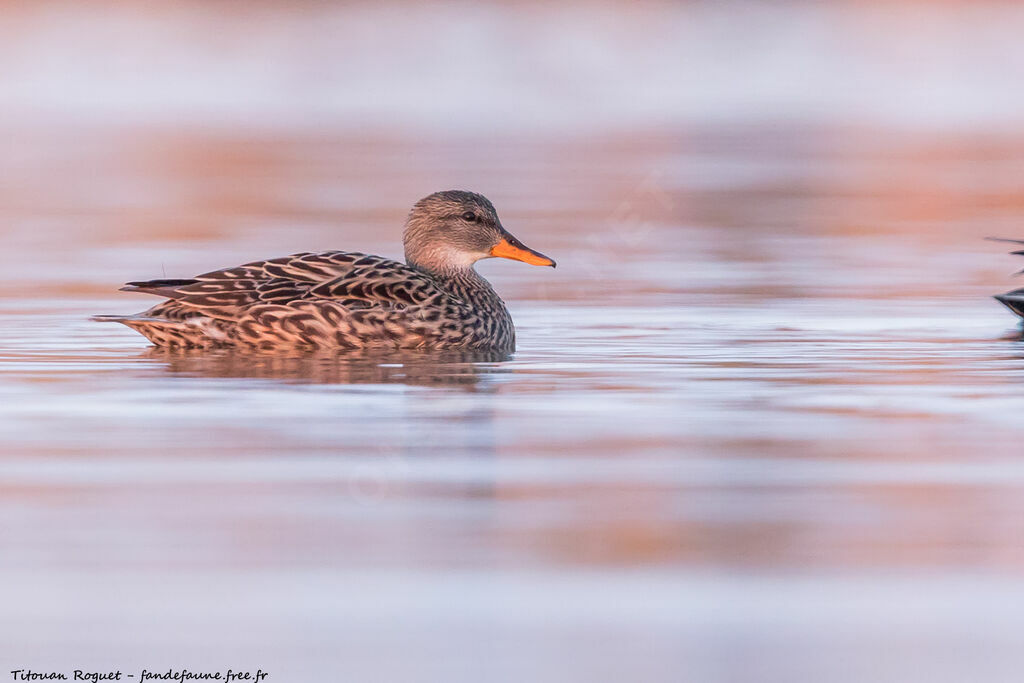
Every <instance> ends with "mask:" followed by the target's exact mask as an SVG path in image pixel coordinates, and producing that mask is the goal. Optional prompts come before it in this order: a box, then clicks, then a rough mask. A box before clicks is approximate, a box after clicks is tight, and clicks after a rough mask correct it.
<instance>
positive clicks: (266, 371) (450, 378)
mask: <svg viewBox="0 0 1024 683" xmlns="http://www.w3.org/2000/svg"><path fill="white" fill-rule="evenodd" d="M142 357H143V358H147V359H150V360H158V361H162V362H163V363H164V364H165V365H164V367H165V369H166V370H167V372H169V373H171V374H173V375H182V376H188V377H204V378H238V379H243V378H244V379H268V380H280V381H284V382H292V383H301V384H405V385H409V386H444V387H455V388H460V389H465V390H467V391H481V390H485V391H486V390H491V389H492V387H491V385H490V384H489V383H488V381H487V380H488V379H489V376H491V375H495V374H499V373H505V372H510V369H509V368H508V366H503V365H500V364H501V363H503V362H505V361H508V360H510V359H511V355H510V354H507V353H501V352H495V351H443V352H436V351H435V352H405V353H399V354H395V353H388V354H382V353H372V352H359V351H338V352H322V351H321V352H309V353H303V354H291V355H279V354H270V353H257V352H240V351H237V350H232V351H227V350H225V351H213V352H211V351H202V350H172V349H160V348H156V347H151V348H149V349H147V350H146V351H145V352H144V353H143V354H142Z"/></svg>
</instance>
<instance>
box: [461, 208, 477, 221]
mask: <svg viewBox="0 0 1024 683" xmlns="http://www.w3.org/2000/svg"><path fill="white" fill-rule="evenodd" d="M462 219H463V220H466V221H469V222H470V223H476V220H477V219H476V214H475V213H473V212H472V211H467V212H466V213H464V214H462Z"/></svg>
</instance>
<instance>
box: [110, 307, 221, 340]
mask: <svg viewBox="0 0 1024 683" xmlns="http://www.w3.org/2000/svg"><path fill="white" fill-rule="evenodd" d="M91 320H94V321H96V322H103V323H121V324H122V325H127V326H128V327H130V328H132V329H133V330H135V331H136V332H138V333H139V334H141V335H142V336H143V337H145V338H146V339H148V340H149V341H151V342H153V343H154V344H156V345H157V346H168V347H179V348H211V347H214V346H218V345H220V344H221V343H222V342H223V340H224V339H225V337H226V334H225V332H224V330H223V329H222V328H221V327H219V326H218V325H217V324H216V322H215V321H213V320H211V319H209V318H189V319H187V320H168V319H166V318H153V317H151V316H147V315H146V314H144V313H143V314H137V315H95V316H93V317H92V318H91Z"/></svg>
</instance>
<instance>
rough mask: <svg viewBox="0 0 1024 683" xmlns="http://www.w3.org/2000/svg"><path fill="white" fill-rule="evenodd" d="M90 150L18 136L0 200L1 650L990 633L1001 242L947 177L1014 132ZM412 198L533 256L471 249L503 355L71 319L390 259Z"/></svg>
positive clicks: (981, 159)
mask: <svg viewBox="0 0 1024 683" xmlns="http://www.w3.org/2000/svg"><path fill="white" fill-rule="evenodd" d="M124 135H125V134H124V133H117V134H113V133H110V132H106V133H105V132H103V131H95V130H94V131H90V135H88V136H77V135H76V136H74V137H73V138H69V139H65V140H60V141H59V144H54V145H53V146H52V147H49V148H48V149H50V151H51V152H52V154H53V157H52V158H50V159H48V161H47V165H48V168H50V169H52V173H53V181H54V182H56V183H57V184H58V185H59V184H60V183H61V182H63V181H67V182H68V185H67V186H62V191H61V192H60V193H59V194H56V195H54V194H52V193H50V192H49V191H48V190H46V188H36V190H38V191H37V192H35V193H34V192H32V191H31V190H32V189H33V188H29V190H30V191H28V192H22V193H19V194H18V195H17V196H15V195H13V194H8V195H6V196H5V206H6V208H5V223H6V225H7V228H6V231H5V233H4V243H5V244H4V247H5V248H4V250H3V252H2V256H0V259H2V268H3V272H4V273H5V274H6V277H5V278H4V282H3V290H2V297H3V298H2V301H0V316H2V320H3V325H2V326H0V349H2V352H0V368H2V374H0V399H2V405H3V408H2V410H0V435H2V439H3V455H2V457H0V481H2V482H3V484H2V486H3V490H4V495H3V497H2V501H0V506H2V513H0V515H2V518H3V519H4V525H3V526H2V527H0V544H2V547H3V553H2V555H0V576H2V578H3V581H2V585H4V586H5V588H4V589H2V591H3V593H4V594H5V600H4V604H5V614H6V617H5V618H4V619H3V620H2V621H0V630H2V633H0V642H3V643H4V645H3V646H0V647H2V650H3V654H4V660H5V662H8V661H10V662H11V663H12V668H14V666H15V665H17V666H19V667H20V666H35V667H37V668H45V667H49V668H54V667H59V666H61V665H65V666H78V667H81V666H93V667H97V668H104V667H107V668H109V667H122V668H124V669H132V668H140V669H141V668H143V667H149V668H151V669H159V668H161V667H163V668H165V669H166V668H167V667H170V666H178V667H190V668H193V669H202V668H203V667H207V668H224V667H228V666H231V665H234V666H236V667H238V666H242V665H245V666H249V667H251V668H258V667H262V668H264V669H265V670H270V671H271V672H273V673H275V674H277V675H279V676H281V677H282V679H284V680H311V677H314V676H316V675H319V674H320V673H321V672H323V671H324V670H336V671H339V672H343V673H345V677H352V678H360V677H362V676H371V677H373V678H376V679H379V680H394V679H397V678H422V679H433V680H436V679H438V678H454V679H470V680H473V679H486V680H524V679H531V678H544V677H545V676H548V675H554V673H553V672H558V675H559V676H561V677H563V678H569V679H579V680H590V679H593V678H595V677H596V678H606V679H609V680H611V679H621V678H625V677H634V676H639V677H641V678H643V679H645V680H654V679H665V680H672V679H678V677H679V676H680V673H681V672H682V673H683V674H685V677H687V678H689V677H690V676H692V677H693V678H694V679H703V680H708V679H712V678H718V679H723V680H730V679H733V678H736V677H740V678H743V677H746V676H753V675H759V673H758V672H764V675H766V676H768V677H778V678H779V679H780V680H781V679H788V678H789V677H791V676H799V675H812V674H813V675H828V676H835V677H837V678H842V677H843V676H844V675H845V676H848V677H851V678H856V677H859V676H862V675H865V676H866V675H876V674H879V672H881V673H882V674H884V675H885V676H888V677H892V678H893V679H896V678H899V677H901V676H903V675H909V673H910V672H912V673H913V675H914V676H915V677H918V676H920V675H922V674H921V673H920V672H922V671H926V672H927V677H928V678H929V679H931V680H940V679H941V680H946V679H948V680H955V679H956V678H959V677H960V676H961V675H962V674H964V673H965V672H968V671H970V672H977V671H979V670H981V671H986V670H989V671H991V672H995V673H998V672H1002V671H1003V670H1004V667H1006V666H1008V661H1009V660H1011V659H1013V658H1015V657H1016V653H1017V647H1016V646H1017V644H1018V641H1017V638H1018V636H1017V635H1016V634H1017V633H1019V632H1020V631H1019V627H1020V626H1022V625H1024V623H1022V622H1024V618H1022V617H1021V616H1020V612H1019V611H1018V610H1016V609H1012V608H1011V605H1012V604H1013V603H1014V601H1017V600H1019V599H1024V585H1022V584H1020V583H1018V581H1017V578H1018V576H1019V575H1020V573H1021V571H1022V568H1024V552H1022V550H1021V545H1020V543H1019V539H1020V537H1021V533H1022V532H1024V526H1022V524H1024V523H1022V522H1021V520H1024V502H1022V501H1024V465H1022V464H1021V462H1020V459H1019V455H1020V442H1021V437H1022V435H1024V427H1022V425H1021V421H1020V415H1021V412H1020V410H1021V408H1022V407H1024V343H1022V342H1020V341H1018V340H1017V336H1019V333H1018V332H1017V331H1016V329H1015V327H1014V319H1013V318H1012V316H1011V315H1010V314H1009V313H1008V312H1006V311H1004V310H1003V309H1002V308H1001V307H1000V306H999V305H998V304H997V303H996V302H994V301H992V300H991V299H990V298H989V296H988V295H989V294H991V293H994V292H996V291H1000V290H1001V289H1003V288H1008V287H1009V286H1010V285H1011V280H1010V279H1009V277H1008V274H1009V273H1010V272H1012V269H1013V267H1014V266H1015V265H1019V264H1016V263H1015V262H1014V261H1013V260H1012V259H1011V257H1009V256H1007V255H1005V254H1004V251H1005V249H1004V248H1003V246H1002V245H997V244H993V243H988V242H984V241H982V240H981V237H982V236H983V235H985V234H988V233H1004V234H1014V233H1013V232H1012V228H1013V226H1014V224H1015V223H1016V222H1017V220H1018V219H1019V218H1020V216H1021V214H1022V213H1024V212H1022V208H1024V207H1021V206H1018V204H1020V201H1019V197H1018V196H1017V195H1015V194H1014V193H1013V190H1011V189H1009V188H1007V189H1004V190H999V189H998V188H996V189H992V188H991V187H989V186H988V185H984V186H983V187H980V188H979V187H976V186H975V183H974V182H970V180H971V178H968V179H964V178H962V177H960V178H958V174H959V173H960V172H961V169H963V168H964V167H965V165H966V166H967V167H969V168H972V169H974V172H975V173H977V177H978V178H986V177H988V174H992V175H997V170H998V169H999V168H1001V167H1003V166H1004V165H1005V164H1008V163H1010V162H1011V161H1012V159H1016V158H1019V157H1018V156H1017V155H1019V154H1020V152H1019V151H1010V152H1005V153H1003V152H999V153H997V152H993V151H992V149H993V148H991V147H988V146H984V145H983V146H980V147H979V146H955V145H954V146H946V147H936V146H934V145H931V144H928V143H926V142H923V141H920V142H918V143H917V144H908V143H904V144H902V145H900V146H897V147H895V148H894V147H893V146H892V144H890V143H887V144H885V145H883V144H870V143H869V142H865V141H864V140H860V139H858V138H857V137H856V136H855V135H854V136H852V138H851V134H849V133H843V134H839V133H836V134H835V135H832V136H829V135H826V134H825V133H822V134H820V135H819V136H817V137H816V138H815V139H814V140H812V141H810V142H808V141H807V140H804V139H802V138H800V137H799V136H793V137H787V135H785V134H784V133H782V132H780V131H775V130H772V131H741V132H732V133H717V134H712V133H710V132H708V133H705V134H703V135H701V136H700V137H697V138H694V137H692V136H686V137H684V136H677V135H671V134H667V133H665V134H660V135H652V136H651V137H650V138H648V139H636V138H633V139H630V140H628V141H625V140H621V139H608V138H603V139H595V140H591V139H588V140H578V141H571V140H570V141H565V140H563V141H561V142H555V141H550V140H544V141H539V142H531V141H529V140H522V141H517V142H516V144H509V145H494V144H492V143H487V142H486V141H472V142H470V143H467V142H464V141H458V140H453V141H448V142H438V143H435V144H431V145H422V144H418V143H414V142H410V141H403V140H377V141H375V142H374V144H373V145H372V150H371V147H370V146H369V145H366V144H364V143H362V142H357V141H352V140H347V139H343V138H329V139H306V138H290V137H287V136H271V135H263V136H229V135H219V136H209V135H195V136H178V137H174V138H173V139H172V138H169V137H168V135H167V134H166V133H161V132H159V131H151V132H148V133H143V132H141V131H140V132H139V133H138V135H136V136H133V137H132V138H131V139H132V143H131V145H130V146H128V147H127V149H128V151H127V152H126V153H125V154H124V155H120V156H117V157H112V156H109V155H106V154H100V153H98V152H97V150H99V149H103V148H105V147H106V145H108V144H114V142H115V141H117V140H121V139H123V136H124ZM765 140H769V141H770V142H767V143H766V142H765ZM470 148H472V149H474V150H476V156H475V157H474V158H475V159H479V160H480V161H479V162H478V163H471V164H464V163H447V164H446V160H452V159H463V158H464V153H465V151H466V150H467V149H470ZM1011 149H1017V148H1011ZM371 157H372V160H373V163H372V164H371V165H370V166H369V167H367V166H366V165H364V162H366V161H367V159H368V158H371ZM1020 158H1024V156H1022V157H1020ZM555 159H557V162H555V161H553V160H555ZM597 162H601V163H597ZM429 165H436V166H437V167H438V169H439V171H438V172H437V173H436V177H435V175H430V174H424V173H422V171H421V169H422V168H426V167H427V166H429ZM357 167H358V168H359V169H360V171H359V173H356V172H354V171H353V170H352V169H354V168H357ZM85 168H88V169H89V170H90V175H89V177H88V178H85V179H83V178H82V177H81V176H80V175H79V174H80V173H81V172H82V170H83V169H85ZM426 175H429V180H426V179H425V176H426ZM477 175H482V176H485V177H487V178H488V179H489V181H490V182H489V184H490V185H491V186H493V189H492V187H479V185H478V184H474V183H473V178H474V177H476V176H477ZM428 182H429V183H430V184H429V185H428V184H427V183H428ZM979 184H980V183H979ZM447 186H473V187H477V188H478V189H481V190H483V191H485V192H488V193H489V194H491V195H492V196H493V199H494V200H495V202H496V204H497V205H498V207H499V211H500V212H501V213H502V215H503V217H504V220H505V223H506V225H508V226H509V228H510V229H512V230H513V231H515V232H516V234H518V235H519V236H520V237H521V238H522V239H523V240H524V241H526V242H527V243H528V244H531V245H533V246H535V247H536V248H538V249H543V250H545V251H547V252H549V253H551V254H553V255H554V256H555V257H556V258H558V260H559V264H560V265H559V268H558V269H557V270H555V271H551V270H550V269H539V268H530V267H527V266H525V265H520V264H516V263H512V262H500V263H499V262H495V261H490V262H486V263H484V264H483V265H482V268H481V269H482V271H483V272H485V273H486V274H487V276H488V277H490V278H491V279H492V280H493V281H494V283H495V285H496V286H497V287H498V288H499V290H500V291H501V292H502V294H503V295H505V297H506V299H507V300H508V301H509V302H510V305H511V308H512V311H513V315H514V317H515V319H516V322H517V326H518V329H519V337H520V348H519V351H518V353H516V354H515V356H514V358H512V359H511V360H507V361H503V360H500V359H497V360H496V359H486V358H485V359H474V358H443V357H442V358H430V357H415V356H413V357H396V358H388V359H384V360H373V359H370V360H367V359H358V358H346V357H323V356H313V357H296V358H273V357H248V358H240V357H237V356H232V355H230V354H205V355H204V354H166V353H159V352H155V351H153V350H147V347H146V343H145V341H144V340H143V339H142V338H140V337H138V336H136V335H135V334H134V333H132V332H131V331H130V330H128V329H127V328H121V327H119V326H112V325H103V324H98V323H92V322H89V321H88V320H87V317H88V316H89V315H91V314H93V313H97V312H105V313H117V312H130V311H134V310H140V309H141V307H143V306H145V305H147V304H146V299H145V298H143V297H133V296H132V295H129V294H117V293H115V292H114V290H115V288H116V287H117V286H118V284H119V283H121V282H122V281H126V280H129V279H132V278H136V277H145V276H151V275H158V276H159V275H163V274H165V273H166V274H167V275H168V276H176V275H188V274H192V273H195V272H200V271H204V270H207V269H210V268H213V267H216V266H223V265H227V264H233V263H240V262H244V261H247V260H250V259H252V258H257V257H261V256H271V255H275V254H278V253H288V252H292V251H298V250H301V249H309V248H313V249H319V248H328V247H335V248H337V247H342V248H352V249H363V250H367V251H373V252H380V253H385V254H392V255H397V254H398V252H399V247H398V239H399V230H400V224H401V220H402V217H403V215H404V212H405V210H406V205H407V204H409V203H410V202H411V201H412V200H413V199H414V198H416V197H418V196H419V195H421V194H424V193H425V192H427V191H429V190H432V189H435V188H436V187H447ZM1007 231H1010V232H1009V233H1008V232H1007ZM882 646H884V651H885V652H886V653H889V654H887V655H885V656H884V657H882V658H881V659H879V658H878V657H877V652H878V648H879V647H882ZM924 653H927V656H926V655H925V654H924ZM986 667H988V669H986ZM339 675H340V674H339Z"/></svg>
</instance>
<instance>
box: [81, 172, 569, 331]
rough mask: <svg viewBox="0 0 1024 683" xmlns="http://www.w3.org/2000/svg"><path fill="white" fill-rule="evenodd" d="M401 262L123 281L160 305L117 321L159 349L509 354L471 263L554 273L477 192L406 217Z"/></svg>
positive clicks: (263, 266) (348, 260) (297, 259)
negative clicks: (500, 262)
mask: <svg viewBox="0 0 1024 683" xmlns="http://www.w3.org/2000/svg"><path fill="white" fill-rule="evenodd" d="M404 243H405V256H406V262H407V263H405V264H403V263H399V262H397V261H393V260H390V259H386V258H382V257H380V256H371V255H367V254H361V253H355V252H344V251H326V252H320V253H301V254H293V255H291V256H285V257H282V258H275V259H270V260H267V261H255V262H253V263H247V264H245V265H242V266H237V267H235V268H226V269H224V270H216V271H213V272H210V273H205V274H203V275H198V276H196V277H194V278H188V279H178V280H167V279H164V280H148V281H140V282H130V283H128V284H127V285H126V286H125V287H123V288H122V290H124V291H132V292H143V293H146V294H156V295H157V296H162V297H165V298H166V301H162V302H161V303H159V304H157V305H156V306H154V307H152V308H150V309H149V310H147V311H145V312H143V313H140V314H138V315H133V316H101V317H100V318H98V319H100V320H110V321H116V322H121V323H123V324H125V325H127V326H129V327H131V328H132V329H134V330H136V331H138V332H139V333H140V334H142V335H144V336H145V337H147V338H148V339H149V340H150V341H152V342H153V343H154V344H156V345H157V346H162V347H182V348H218V347H240V348H252V349H265V350H278V349H281V350H287V349H302V348H328V349H494V350H498V351H512V350H514V349H515V328H514V327H513V325H512V318H511V317H510V316H509V314H508V310H507V309H506V308H505V304H504V302H503V301H502V300H501V299H500V298H499V297H498V295H497V294H496V293H495V292H494V290H493V289H492V288H491V286H490V284H489V283H488V282H487V281H486V280H485V279H484V278H483V277H481V276H480V275H479V274H477V272H476V271H475V270H474V269H473V264H474V263H475V262H476V261H478V260H480V259H482V258H489V257H491V256H503V257H506V258H513V259H517V260H521V261H525V262H527V263H532V264H534V265H550V266H554V265H555V263H554V261H552V260H551V259H549V258H547V257H546V256H544V255H542V254H539V253H537V252H535V251H533V250H531V249H528V248H526V247H525V246H523V245H522V244H521V243H519V241H518V240H516V239H515V238H514V237H513V236H512V235H510V234H509V233H508V232H506V231H505V229H504V228H503V227H502V225H501V222H500V221H499V220H498V216H497V213H496V212H495V210H494V206H493V205H492V204H491V202H490V201H488V200H487V198H485V197H483V196H482V195H479V194H474V193H472V192H463V191H457V190H452V191H447V192H438V193H435V194H432V195H430V196H429V197H425V198H424V199H421V200H420V201H419V202H417V203H416V205H415V206H414V207H413V209H412V211H411V212H410V214H409V217H408V219H407V220H406V225H405V235H404Z"/></svg>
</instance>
